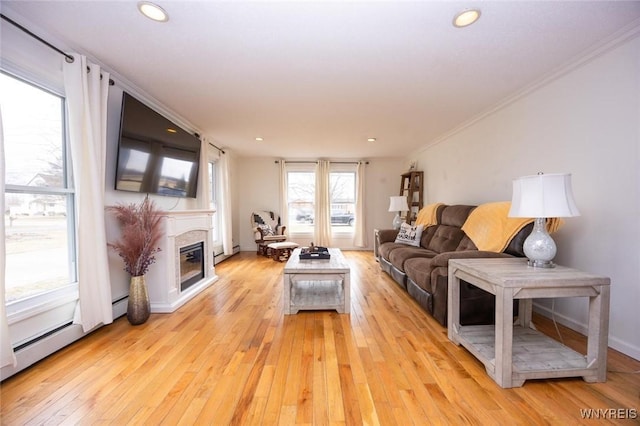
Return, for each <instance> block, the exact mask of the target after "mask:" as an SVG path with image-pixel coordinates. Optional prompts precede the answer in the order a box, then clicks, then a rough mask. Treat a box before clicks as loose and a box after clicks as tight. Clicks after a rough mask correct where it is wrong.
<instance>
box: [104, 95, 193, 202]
mask: <svg viewBox="0 0 640 426" xmlns="http://www.w3.org/2000/svg"><path fill="white" fill-rule="evenodd" d="M199 161H200V139H198V137H197V136H194V135H192V134H190V133H188V132H187V131H185V130H183V129H181V128H180V127H179V126H177V125H175V124H174V123H173V122H171V121H170V120H168V119H166V118H165V117H163V116H162V115H160V114H159V113H157V112H156V111H154V110H152V109H151V108H149V107H147V106H146V105H144V104H143V103H142V102H140V101H139V100H137V99H135V98H134V97H133V96H131V95H129V94H128V93H124V94H123V98H122V115H121V117H120V139H119V143H118V159H117V166H116V167H117V169H116V189H118V190H122V191H132V192H142V193H147V194H158V195H166V196H170V197H190V198H195V197H196V190H197V186H198V185H197V183H198V168H199Z"/></svg>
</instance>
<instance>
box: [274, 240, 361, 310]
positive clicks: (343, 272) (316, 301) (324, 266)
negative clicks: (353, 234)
mask: <svg viewBox="0 0 640 426" xmlns="http://www.w3.org/2000/svg"><path fill="white" fill-rule="evenodd" d="M300 250H301V249H299V248H297V249H295V250H294V251H293V253H292V254H291V256H290V257H289V260H288V261H287V263H286V265H285V266H284V274H283V280H282V281H283V292H284V294H283V296H284V297H283V299H284V313H285V314H296V313H298V311H300V310H321V309H335V310H336V311H338V313H341V314H347V313H349V312H350V308H351V269H350V267H349V263H347V260H346V259H345V257H344V255H343V254H342V252H341V251H340V249H337V248H330V249H329V254H330V255H331V258H330V259H307V260H304V259H302V260H301V259H300Z"/></svg>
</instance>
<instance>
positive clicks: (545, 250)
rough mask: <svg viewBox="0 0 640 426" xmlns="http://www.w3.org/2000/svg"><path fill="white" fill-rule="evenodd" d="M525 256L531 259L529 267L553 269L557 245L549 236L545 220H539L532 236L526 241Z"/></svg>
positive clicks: (535, 224) (536, 221) (535, 223)
mask: <svg viewBox="0 0 640 426" xmlns="http://www.w3.org/2000/svg"><path fill="white" fill-rule="evenodd" d="M522 248H523V251H524V255H525V256H527V258H528V259H529V266H532V267H534V268H553V267H555V264H554V263H553V262H552V260H553V258H554V257H555V256H556V243H555V241H553V238H551V236H550V235H549V233H548V232H547V228H546V223H545V219H544V218H537V219H536V220H535V222H534V225H533V230H532V231H531V235H529V236H528V237H527V239H526V240H524V244H523V246H522Z"/></svg>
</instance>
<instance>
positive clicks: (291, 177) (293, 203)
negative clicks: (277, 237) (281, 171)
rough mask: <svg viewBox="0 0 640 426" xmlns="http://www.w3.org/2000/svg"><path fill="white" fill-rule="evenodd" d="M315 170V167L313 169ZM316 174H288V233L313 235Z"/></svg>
mask: <svg viewBox="0 0 640 426" xmlns="http://www.w3.org/2000/svg"><path fill="white" fill-rule="evenodd" d="M312 168H313V167H312ZM315 199H316V173H315V171H308V170H307V171H305V170H295V171H288V172H287V205H288V206H289V210H288V214H289V225H288V226H287V232H288V233H293V234H295V233H313V218H314V216H315Z"/></svg>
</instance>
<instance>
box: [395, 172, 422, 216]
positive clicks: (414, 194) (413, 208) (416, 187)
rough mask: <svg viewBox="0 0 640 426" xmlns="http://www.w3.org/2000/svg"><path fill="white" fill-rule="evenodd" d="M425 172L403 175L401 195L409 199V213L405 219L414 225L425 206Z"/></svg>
mask: <svg viewBox="0 0 640 426" xmlns="http://www.w3.org/2000/svg"><path fill="white" fill-rule="evenodd" d="M423 182H424V172H415V171H414V172H407V173H403V174H402V176H401V180H400V195H402V196H404V197H407V205H408V206H409V211H408V212H407V213H406V215H405V216H404V217H403V219H404V220H405V221H406V222H407V223H413V222H414V221H415V219H416V216H417V214H418V211H420V209H421V208H422V206H423V201H424V199H423V193H424V191H423V185H424V184H423Z"/></svg>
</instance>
